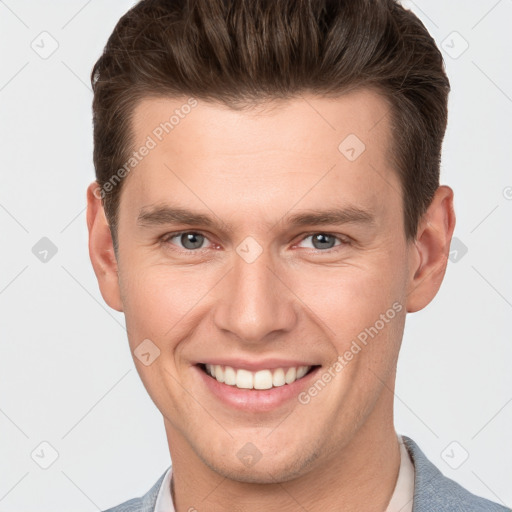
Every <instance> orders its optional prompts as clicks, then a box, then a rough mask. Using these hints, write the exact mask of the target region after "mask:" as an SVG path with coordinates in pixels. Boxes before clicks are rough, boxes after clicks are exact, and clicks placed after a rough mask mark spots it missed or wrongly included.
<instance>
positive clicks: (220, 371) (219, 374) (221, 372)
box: [215, 364, 224, 382]
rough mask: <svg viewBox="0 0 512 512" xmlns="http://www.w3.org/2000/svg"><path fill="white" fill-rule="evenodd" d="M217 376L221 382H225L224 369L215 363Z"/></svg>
mask: <svg viewBox="0 0 512 512" xmlns="http://www.w3.org/2000/svg"><path fill="white" fill-rule="evenodd" d="M215 378H216V379H217V380H218V381H219V382H224V370H223V369H222V366H221V365H220V364H216V365H215Z"/></svg>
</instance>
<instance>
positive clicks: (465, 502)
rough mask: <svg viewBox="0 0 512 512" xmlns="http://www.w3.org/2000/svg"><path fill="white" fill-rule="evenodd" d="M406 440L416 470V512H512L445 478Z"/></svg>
mask: <svg viewBox="0 0 512 512" xmlns="http://www.w3.org/2000/svg"><path fill="white" fill-rule="evenodd" d="M402 439H403V440H404V444H405V446H406V448H407V451H408V452H409V455H410V456H411V459H412V461H413V464H414V470H415V476H414V503H413V512H430V511H433V510H435V511H436V512H468V511H471V512H511V509H510V508H507V507H504V506H502V505H499V504H498V503H494V502H493V501H490V500H487V499H485V498H482V497H480V496H477V495H476V494H473V493H471V492H470V491H468V490H467V489H465V488H464V487H462V486H461V485H460V484H458V483H457V482H455V481H454V480H452V479H450V478H448V477H446V476H444V475H443V474H442V473H441V471H439V469H438V468H437V467H436V466H434V464H433V463H432V462H430V460H429V459H427V457H426V455H425V454H424V453H423V452H422V451H421V449H420V448H419V446H418V445H417V444H416V443H415V442H414V441H413V440H412V439H411V438H409V437H407V436H404V435H402Z"/></svg>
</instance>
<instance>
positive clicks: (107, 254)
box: [87, 181, 123, 311]
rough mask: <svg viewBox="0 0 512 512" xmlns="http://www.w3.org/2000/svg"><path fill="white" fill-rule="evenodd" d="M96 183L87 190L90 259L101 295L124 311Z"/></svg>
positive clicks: (111, 246)
mask: <svg viewBox="0 0 512 512" xmlns="http://www.w3.org/2000/svg"><path fill="white" fill-rule="evenodd" d="M99 192H100V187H99V185H98V183H97V182H96V181H94V182H93V183H91V184H90V185H89V187H88V188H87V228H88V230H89V257H90V258H91V263H92V266H93V268H94V273H95V274H96V278H97V279H98V285H99V287H100V291H101V295H102V297H103V299H104V300H105V302H106V303H107V304H108V305H109V306H110V307H111V308H113V309H115V310H116V311H123V303H122V300H121V293H120V288H119V279H118V265H117V260H116V256H115V253H114V245H113V241H112V235H111V233H110V228H109V225H108V222H107V219H106V216H105V211H104V209H103V205H102V203H101V199H100V197H101V196H100V193H99Z"/></svg>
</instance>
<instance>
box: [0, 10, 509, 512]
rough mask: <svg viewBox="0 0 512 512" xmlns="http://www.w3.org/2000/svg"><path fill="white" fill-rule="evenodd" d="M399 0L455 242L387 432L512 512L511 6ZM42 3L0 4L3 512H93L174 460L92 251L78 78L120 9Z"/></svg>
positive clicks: (82, 93)
mask: <svg viewBox="0 0 512 512" xmlns="http://www.w3.org/2000/svg"><path fill="white" fill-rule="evenodd" d="M406 3H407V5H408V6H409V7H410V8H411V9H412V10H414V11H415V12H416V13H417V14H418V15H419V16H420V18H421V19H422V20H423V22H424V23H425V25H426V26H427V28H428V29H429V31H430V32H431V34H432V35H433V36H434V37H435V39H436V40H437V41H438V44H439V45H441V46H442V47H443V54H444V57H445V61H446V65H447V70H448V74H449V76H450V79H451V84H452V93H451V98H450V119H449V128H448V132H447V137H446V140H445V145H444V155H443V167H442V183H444V184H448V185H450V186H451V187H452V188H453V189H454V191H455V197H456V199H455V208H456V213H457V227H456V231H455V236H456V237H457V239H458V240H460V243H459V244H458V246H457V247H455V248H454V249H457V250H458V252H457V253H456V252H454V253H453V254H452V259H453V261H451V262H450V264H449V267H448V271H447V275H446V277H445V281H444V284H443V286H442V288H441V291H440V293H439V294H438V296H437V297H436V299H435V300H434V301H433V302H432V303H431V304H430V305H429V306H428V307H427V308H426V309H425V310H423V311H421V312H419V313H416V314H413V315H409V316H408V320H407V327H406V331H405V337H404V343H403V348H402V353H401V356H400V360H399V368H398V378H397V386H396V400H395V406H396V413H395V414H396V427H397V431H398V432H400V433H404V434H406V435H408V436H410V437H412V438H413V439H415V440H416V441H417V442H418V444H419V445H420V447H421V448H422V450H423V451H424V452H425V453H426V454H427V456H428V457H429V458H430V459H431V460H432V462H433V463H434V464H436V465H437V466H438V467H439V468H440V469H441V471H442V472H443V473H444V474H445V475H447V476H449V477H451V478H453V479H454V480H456V481H457V482H459V483H461V484H462V485H463V486H464V487H466V488H468V489H469V490H471V491H472V492H474V493H476V494H478V495H481V496H485V497H487V498H489V499H491V500H493V501H497V502H501V503H506V504H507V505H509V506H511V505H512V487H511V485H510V483H511V479H512V478H511V477H512V441H511V432H512V403H511V402H512V372H511V371H510V367H511V361H512V344H511V343H510V340H511V336H510V328H511V325H512V321H511V320H512V272H511V270H510V262H511V261H512V244H511V234H512V230H511V224H512V223H511V220H512V172H511V161H512V154H511V153H512V141H511V136H512V129H511V122H510V119H511V116H512V99H511V97H512V72H511V60H510V54H511V49H512V34H511V30H510V22H511V21H512V0H501V1H496V0H479V1H471V2H468V1H467V0H466V1H464V0H456V1H455V0H454V1H451V2H446V0H435V1H433V0H428V1H427V0H415V1H414V2H406ZM50 5H51V7H48V4H47V3H46V2H36V1H34V0H32V1H29V0H18V1H15V0H6V1H0V44H1V46H0V47H1V49H2V59H1V62H2V65H1V69H0V112H1V114H0V115H1V124H0V130H1V132H0V141H1V142H0V144H1V171H0V172H1V186H0V223H1V233H2V251H1V252H0V258H1V272H0V308H1V315H0V325H1V342H0V397H1V399H0V511H1V512H9V511H16V512H19V511H29V510H32V511H36V510H37V511H41V512H43V511H48V512H50V511H51V512H58V511H64V510H66V511H68V510H70V509H72V510H75V511H83V512H86V511H93V510H98V509H104V508H107V506H112V505H114V504H117V503H119V502H121V501H124V500H126V499H128V498H131V497H134V496H136V495H140V494H142V493H145V492H146V491H147V490H148V489H149V487H150V486H151V485H152V484H153V483H154V482H155V481H156V479H157V478H158V477H159V476H160V475H161V474H162V473H163V471H164V470H165V469H166V468H167V467H168V465H169V464H170V459H169V454H168V448H167V443H166V439H165V434H164V429H163V422H162V419H161V415H160V413H159V412H158V410H157V409H156V407H155V406H154V405H153V403H152V402H151V400H150V398H149V397H148V396H147V394H146V392H145V389H144V388H143V386H142V384H141V382H140V380H139V377H138V375H137V372H136V370H135V366H134V364H133V361H132V359H131V356H130V352H129V349H128V342H127V339H126V333H125V330H124V327H123V326H124V318H123V316H122V315H121V314H119V313H116V312H115V311H112V310H110V309H109V308H108V306H106V305H105V304H104V303H103V300H102V298H101V295H100V293H99V290H98V286H97V283H96V279H95V276H94V273H93V271H92V267H91V264H90V261H89V257H88V249H87V231H86V222H85V204H86V203H85V190H86V187H87V185H88V184H89V183H90V182H91V181H92V180H93V179H94V172H93V166H92V129H91V100H92V93H91V90H90V85H89V75H90V71H91V68H92V66H93V63H94V62H95V60H96V59H97V58H98V56H99V55H100V52H101V50H102V48H103V46H104V44H105V43H106V40H107V37H108V36H109V34H110V32H111V31H112V29H113V27H114V25H115V23H116V21H117V20H118V19H119V17H120V16H121V15H122V14H123V13H124V12H125V11H126V10H127V9H128V8H129V7H130V6H131V5H132V2H131V1H127V0H122V1H120V0H117V1H116V2H106V1H100V0H89V1H82V0H80V1H77V0H74V1H69V0H67V1H63V0H60V1H55V0H54V1H53V2H51V4H50ZM44 31H46V32H48V33H49V34H50V36H49V35H45V34H43V35H40V34H41V33H42V32H44ZM454 32H456V34H454ZM53 40H55V41H56V42H57V43H58V48H57V49H56V51H55V52H54V53H53V54H52V55H50V56H47V55H46V54H43V56H44V57H47V58H42V57H41V56H40V55H41V54H42V53H44V52H49V51H50V50H51V49H52V44H53V45H55V44H56V43H55V42H54V41H53ZM466 41H467V44H468V45H469V47H468V49H467V50H466V51H465V52H464V53H461V52H462V51H463V50H464V49H465V45H466ZM31 45H32V46H31ZM33 47H34V48H35V49H36V50H37V51H36V50H35V49H33ZM38 52H39V53H38ZM459 54H460V55H459ZM42 237H48V238H49V239H50V240H51V241H52V242H53V244H55V246H56V247H57V249H58V252H57V253H56V254H55V255H54V256H53V257H51V253H49V254H48V256H47V259H48V261H47V262H46V263H44V262H42V261H40V260H39V259H38V258H37V257H36V256H35V255H34V254H33V252H32V248H33V247H34V245H35V244H36V243H37V242H38V241H39V240H40V239H41V238H42ZM462 244H463V245H462ZM461 247H462V248H463V247H466V248H467V253H466V254H464V250H462V251H461ZM42 442H46V443H49V445H51V447H52V448H51V447H49V446H48V445H46V444H45V445H41V443H42ZM454 442H455V443H454ZM52 450H55V451H56V452H57V453H58V458H57V460H56V461H55V462H54V463H53V464H52V465H50V467H49V468H48V469H42V468H41V467H40V465H41V464H43V465H44V464H49V463H50V462H51V457H52ZM466 452H467V454H469V458H468V459H467V460H465V461H464V457H465V456H466V455H465V454H466ZM461 462H463V463H462V464H461ZM459 464H461V465H460V467H459V468H458V469H453V467H455V466H458V465H459Z"/></svg>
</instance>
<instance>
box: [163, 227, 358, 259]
mask: <svg viewBox="0 0 512 512" xmlns="http://www.w3.org/2000/svg"><path fill="white" fill-rule="evenodd" d="M186 233H192V234H195V235H201V236H203V237H204V238H205V239H207V240H209V238H208V236H207V235H206V234H204V233H202V232H201V231H178V232H176V233H167V234H165V235H164V236H163V237H161V241H162V243H164V244H168V245H174V244H172V243H171V242H170V240H172V239H173V238H176V237H179V236H181V235H183V234H186ZM313 235H327V236H330V237H334V238H335V239H336V240H339V242H340V243H339V244H338V245H335V246H334V247H331V248H329V249H325V250H321V249H314V248H313V249H308V250H309V251H314V252H316V253H326V254H330V253H332V252H335V251H336V250H337V248H340V247H342V246H346V245H351V241H350V240H349V238H348V237H341V236H337V235H335V234H334V233H328V232H325V231H313V232H311V233H309V234H305V235H304V236H303V237H302V238H301V239H300V240H299V242H297V243H300V242H303V241H304V240H305V239H306V238H309V237H311V236H313ZM206 249H207V248H200V249H181V248H178V249H177V250H178V251H179V252H185V253H189V254H193V253H201V252H202V251H204V250H206Z"/></svg>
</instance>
